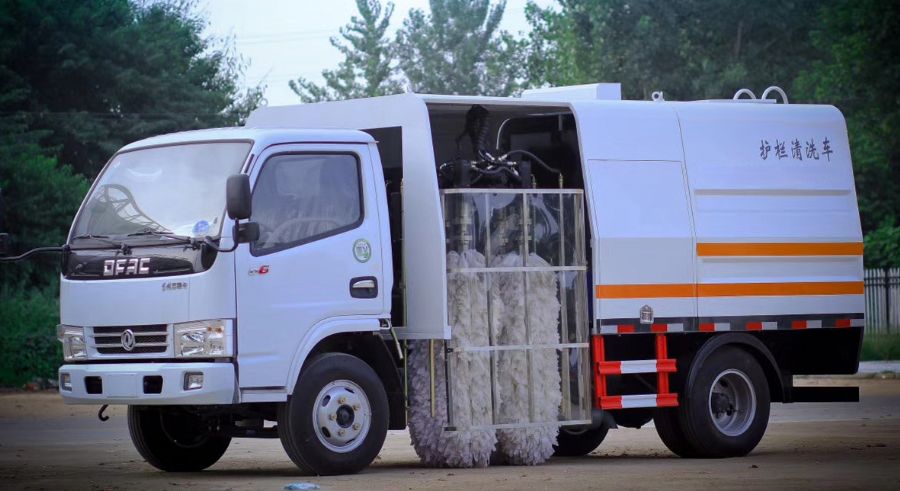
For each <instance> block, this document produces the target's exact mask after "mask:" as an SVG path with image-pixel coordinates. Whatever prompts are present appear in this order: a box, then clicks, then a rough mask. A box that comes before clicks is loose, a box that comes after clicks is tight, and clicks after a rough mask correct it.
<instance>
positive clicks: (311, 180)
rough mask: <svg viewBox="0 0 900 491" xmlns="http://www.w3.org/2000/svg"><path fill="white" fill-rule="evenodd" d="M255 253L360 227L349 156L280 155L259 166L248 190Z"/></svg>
mask: <svg viewBox="0 0 900 491" xmlns="http://www.w3.org/2000/svg"><path fill="white" fill-rule="evenodd" d="M251 219H252V220H253V221H255V222H256V223H258V224H259V240H258V241H256V242H255V243H253V244H252V245H251V251H252V253H253V254H254V255H262V254H269V253H272V252H276V251H280V250H283V249H287V248H289V247H294V246H297V245H300V244H304V243H307V242H312V241H314V240H318V239H321V238H324V237H328V236H330V235H335V234H338V233H341V232H345V231H347V230H350V229H353V228H356V227H357V226H359V224H360V223H362V219H363V208H362V187H361V182H360V175H359V160H358V159H357V158H356V156H355V155H351V154H282V155H275V156H273V157H271V158H269V160H267V161H266V162H265V164H263V167H262V170H261V171H260V174H259V178H258V179H257V180H256V187H255V188H254V190H253V216H252V217H251Z"/></svg>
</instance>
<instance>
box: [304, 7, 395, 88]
mask: <svg viewBox="0 0 900 491" xmlns="http://www.w3.org/2000/svg"><path fill="white" fill-rule="evenodd" d="M356 8H357V10H358V11H359V15H360V16H359V17H356V16H353V17H351V18H350V23H349V24H347V25H346V26H344V27H341V37H342V38H343V41H342V40H341V39H339V38H337V37H332V38H331V40H330V41H331V45H332V46H334V47H335V48H337V49H338V51H340V52H341V54H342V55H344V61H342V62H341V63H340V64H338V67H337V69H335V70H324V71H322V76H323V77H324V78H325V85H316V84H315V83H313V82H311V81H309V80H306V79H304V78H302V77H301V78H298V79H297V80H291V81H290V82H289V85H290V87H291V90H293V91H294V93H295V94H297V95H298V96H300V100H301V101H303V102H321V101H329V100H337V99H354V98H360V97H374V96H380V95H390V94H397V93H400V92H402V91H403V88H402V86H401V84H400V82H399V81H398V80H396V78H394V72H395V68H394V67H393V66H392V62H393V57H392V53H391V46H390V44H389V43H388V41H387V38H386V37H385V33H386V32H387V29H388V26H390V22H391V16H392V15H393V13H394V4H393V3H391V2H388V3H387V4H386V5H385V6H384V7H382V5H381V1H380V0H356Z"/></svg>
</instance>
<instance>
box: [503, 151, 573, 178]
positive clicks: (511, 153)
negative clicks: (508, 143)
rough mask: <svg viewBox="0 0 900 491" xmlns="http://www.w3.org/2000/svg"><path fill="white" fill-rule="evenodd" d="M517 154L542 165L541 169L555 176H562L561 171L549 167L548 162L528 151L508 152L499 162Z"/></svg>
mask: <svg viewBox="0 0 900 491" xmlns="http://www.w3.org/2000/svg"><path fill="white" fill-rule="evenodd" d="M515 154H521V155H524V156H526V157H528V158H530V159H532V160H534V161H535V162H537V163H538V165H540V166H541V167H543V168H544V169H546V170H547V171H548V172H552V173H554V174H562V171H561V170H559V169H555V168H553V167H550V166H549V165H547V163H546V162H544V161H543V160H541V158H540V157H538V156H537V155H535V154H533V153H531V152H529V151H528V150H510V151H509V152H506V153H505V154H503V155H501V156H500V157H499V158H498V159H497V160H506V158H507V157H509V156H510V155H515Z"/></svg>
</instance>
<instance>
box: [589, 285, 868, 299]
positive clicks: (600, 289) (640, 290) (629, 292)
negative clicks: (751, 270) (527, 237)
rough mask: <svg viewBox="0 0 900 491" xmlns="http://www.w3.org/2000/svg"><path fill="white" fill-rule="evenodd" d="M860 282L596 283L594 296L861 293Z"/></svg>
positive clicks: (643, 296)
mask: <svg viewBox="0 0 900 491" xmlns="http://www.w3.org/2000/svg"><path fill="white" fill-rule="evenodd" d="M864 290H865V287H864V284H863V282H862V281H829V282H794V283H701V284H699V285H694V284H690V283H687V284H684V283H681V284H678V283H676V284H661V285H598V286H597V287H596V288H595V291H594V295H595V296H596V297H597V298H600V299H627V298H689V297H694V296H697V297H767V296H778V297H780V296H795V295H862V294H863V293H864Z"/></svg>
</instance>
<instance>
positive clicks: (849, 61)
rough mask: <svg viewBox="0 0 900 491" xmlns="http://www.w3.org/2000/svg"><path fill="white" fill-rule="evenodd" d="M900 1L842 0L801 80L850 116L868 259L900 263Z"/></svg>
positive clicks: (824, 21)
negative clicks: (899, 28)
mask: <svg viewBox="0 0 900 491" xmlns="http://www.w3.org/2000/svg"><path fill="white" fill-rule="evenodd" d="M898 26H900V4H897V3H896V2H883V1H880V0H859V1H842V2H838V3H837V4H835V5H831V6H828V7H826V8H824V9H823V11H822V15H821V23H820V24H819V25H818V26H817V27H816V29H815V30H814V31H813V32H812V35H811V37H812V40H813V44H814V45H815V46H816V47H817V48H818V49H819V50H820V51H821V52H822V53H823V56H822V58H821V59H820V60H818V61H816V62H815V63H813V64H812V66H811V67H810V68H809V69H808V70H807V71H805V72H804V73H803V74H802V75H801V76H800V77H799V80H798V83H797V85H798V88H799V90H800V91H801V94H802V95H803V97H804V98H806V99H809V100H812V101H815V102H821V103H825V104H834V105H835V106H837V107H838V108H840V109H841V111H843V113H844V115H845V116H846V118H847V128H848V131H849V133H850V147H851V151H852V154H853V164H854V171H855V177H856V190H857V194H858V197H859V207H860V215H861V218H862V226H863V231H864V232H866V233H867V236H866V263H867V265H871V266H877V267H884V266H888V265H893V266H900V243H898V238H900V232H898V225H900V138H898V135H900V95H898V92H897V88H898V87H900V59H898V58H897V53H900V36H898V34H900V33H898Z"/></svg>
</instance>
